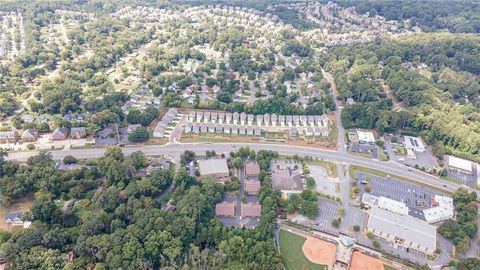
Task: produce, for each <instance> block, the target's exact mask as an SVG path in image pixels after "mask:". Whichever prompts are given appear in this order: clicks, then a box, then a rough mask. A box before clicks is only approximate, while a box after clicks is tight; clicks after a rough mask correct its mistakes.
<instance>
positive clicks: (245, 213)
mask: <svg viewBox="0 0 480 270" xmlns="http://www.w3.org/2000/svg"><path fill="white" fill-rule="evenodd" d="M261 212H262V206H261V205H260V204H255V203H242V209H241V215H242V217H259V216H260V214H261Z"/></svg>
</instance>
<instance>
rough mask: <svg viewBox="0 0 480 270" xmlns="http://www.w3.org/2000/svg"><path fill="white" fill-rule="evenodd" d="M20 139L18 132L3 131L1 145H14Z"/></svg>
mask: <svg viewBox="0 0 480 270" xmlns="http://www.w3.org/2000/svg"><path fill="white" fill-rule="evenodd" d="M17 139H18V134H17V132H16V131H1V132H0V143H14V142H16V141H17Z"/></svg>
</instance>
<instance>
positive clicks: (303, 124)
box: [300, 115, 307, 127]
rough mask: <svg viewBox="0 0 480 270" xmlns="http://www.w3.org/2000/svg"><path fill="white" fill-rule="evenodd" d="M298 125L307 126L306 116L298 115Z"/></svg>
mask: <svg viewBox="0 0 480 270" xmlns="http://www.w3.org/2000/svg"><path fill="white" fill-rule="evenodd" d="M300 123H301V124H302V126H304V127H305V126H307V116H306V115H300Z"/></svg>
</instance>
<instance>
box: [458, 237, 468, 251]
mask: <svg viewBox="0 0 480 270" xmlns="http://www.w3.org/2000/svg"><path fill="white" fill-rule="evenodd" d="M456 247H457V251H458V252H459V253H464V252H465V251H467V250H469V249H470V238H469V237H468V236H464V237H463V238H462V239H461V240H460V241H459V242H458V243H457V244H456Z"/></svg>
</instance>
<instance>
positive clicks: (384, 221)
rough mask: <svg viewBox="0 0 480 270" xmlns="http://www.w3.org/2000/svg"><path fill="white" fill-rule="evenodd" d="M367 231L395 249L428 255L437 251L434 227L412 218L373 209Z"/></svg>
mask: <svg viewBox="0 0 480 270" xmlns="http://www.w3.org/2000/svg"><path fill="white" fill-rule="evenodd" d="M367 230H368V231H370V232H372V233H373V234H374V235H375V236H377V237H379V238H382V239H385V240H387V241H389V242H391V243H392V244H393V245H394V246H395V247H397V248H403V249H407V248H409V249H414V250H416V251H419V252H422V253H425V254H430V255H431V254H434V253H435V250H436V249H437V229H436V227H435V226H433V225H430V224H428V223H427V222H425V221H422V220H420V219H417V218H414V217H412V216H408V215H407V216H403V215H398V214H395V213H393V212H390V211H387V210H383V209H380V208H377V207H373V208H372V211H371V213H370V217H369V219H368V224H367Z"/></svg>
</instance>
